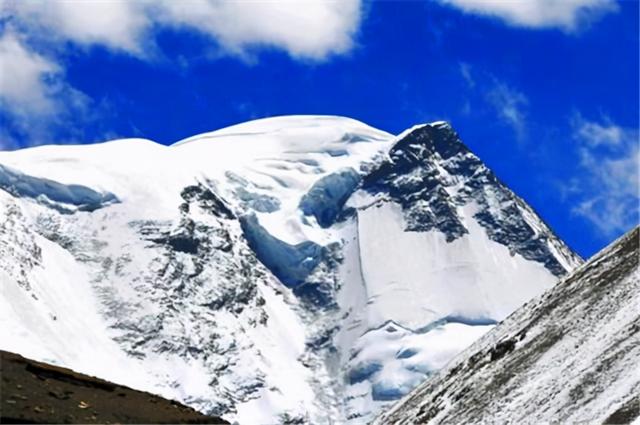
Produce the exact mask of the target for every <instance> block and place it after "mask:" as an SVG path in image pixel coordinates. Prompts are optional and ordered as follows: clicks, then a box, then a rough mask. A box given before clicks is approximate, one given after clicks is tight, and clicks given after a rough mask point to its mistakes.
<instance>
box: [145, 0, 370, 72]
mask: <svg viewBox="0 0 640 425" xmlns="http://www.w3.org/2000/svg"><path fill="white" fill-rule="evenodd" d="M156 11H157V16H158V19H159V21H160V22H163V23H166V24H168V25H174V26H185V27H190V28H193V29H197V30H199V31H201V32H203V33H205V34H208V35H210V36H212V37H213V38H215V39H216V40H217V41H218V42H219V43H220V44H221V45H222V46H223V47H224V48H225V49H226V50H228V51H230V52H234V53H242V52H244V50H245V49H247V48H251V47H255V46H262V47H264V46H268V47H277V48H281V49H284V50H286V51H287V52H288V53H289V54H290V55H291V56H293V57H300V58H308V59H314V60H321V59H324V58H326V57H327V56H329V55H331V54H340V53H345V52H347V51H348V50H349V49H351V47H352V46H353V36H354V35H355V33H356V31H357V29H358V27H359V23H360V1H359V0H347V1H344V0H343V1H326V0H306V1H292V0H279V1H222V2H220V1H218V2H216V1H204V0H187V1H182V2H176V1H170V0H165V1H164V2H162V3H161V5H160V6H156Z"/></svg>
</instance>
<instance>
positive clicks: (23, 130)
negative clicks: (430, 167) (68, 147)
mask: <svg viewBox="0 0 640 425" xmlns="http://www.w3.org/2000/svg"><path fill="white" fill-rule="evenodd" d="M361 6H362V4H361V0H296V1H294V0H246V1H232V0H155V1H154V0H31V1H26V0H0V22H2V25H1V26H0V65H1V67H0V70H1V71H2V74H1V75H0V80H1V81H0V113H2V114H3V117H5V118H6V117H9V118H10V119H11V122H10V123H5V124H7V125H6V126H5V127H11V128H13V129H14V130H15V132H17V133H19V134H22V135H23V137H28V138H29V139H30V140H28V141H27V140H23V144H24V143H26V142H28V143H30V144H40V143H47V142H49V140H46V126H47V125H52V126H58V127H60V126H61V124H62V123H63V122H64V119H63V117H69V116H70V115H71V114H73V116H74V117H75V116H85V117H87V116H93V115H94V113H93V112H92V111H90V110H89V106H90V105H92V104H94V103H95V102H93V100H92V99H90V98H88V97H87V96H86V95H85V94H83V93H81V92H80V91H78V90H76V89H75V88H73V87H71V86H70V85H69V84H68V83H66V82H65V79H64V77H65V69H64V66H63V64H64V62H65V57H66V56H67V55H68V53H69V50H68V49H69V45H73V46H75V47H80V48H83V49H84V48H91V47H94V46H101V47H104V48H107V49H110V50H112V51H116V52H120V53H126V54H129V55H132V56H135V57H138V58H140V59H141V60H153V59H154V58H155V57H156V53H157V52H158V51H157V45H156V34H157V32H158V30H160V29H163V28H164V29H173V30H188V31H195V32H199V33H201V34H203V35H204V36H205V39H206V38H208V39H209V40H210V42H211V45H213V46H214V47H215V48H216V49H217V54H218V55H220V54H230V55H235V56H239V57H243V58H247V57H250V56H249V55H251V54H253V53H255V51H256V50H257V49H261V48H269V49H279V50H283V51H285V52H287V53H288V54H289V55H290V56H291V57H293V58H295V59H302V60H306V61H316V62H320V61H324V60H327V59H328V58H330V57H331V56H334V55H339V54H345V53H347V52H348V51H349V50H350V49H351V48H352V47H353V46H354V37H355V36H356V33H357V31H358V29H359V26H360V19H361V8H362V7H361ZM43 52H44V53H43ZM177 61H178V62H179V59H178V60H177ZM177 65H180V63H177ZM92 119H93V118H92ZM10 133H11V132H10V131H8V130H7V128H3V129H2V131H0V148H2V147H3V146H4V148H7V146H13V145H14V143H12V142H11V141H9V142H8V140H9V139H10V138H11V136H10ZM67 133H68V132H67Z"/></svg>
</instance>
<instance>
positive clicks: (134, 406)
mask: <svg viewBox="0 0 640 425" xmlns="http://www.w3.org/2000/svg"><path fill="white" fill-rule="evenodd" d="M0 354H1V359H2V363H1V366H2V369H1V374H2V386H1V387H0V397H1V399H2V408H1V410H0V422H2V423H85V424H91V423H192V424H211V423H213V424H226V423H228V422H226V421H223V420H222V419H220V418H217V417H212V416H206V415H203V414H202V413H199V412H197V411H195V410H193V409H192V408H190V407H187V406H184V405H182V404H180V403H177V402H175V401H171V400H167V399H164V398H162V397H158V396H155V395H152V394H149V393H145V392H142V391H136V390H132V389H131V388H128V387H123V386H121V385H117V384H113V383H111V382H108V381H103V380H101V379H98V378H94V377H91V376H87V375H82V374H80V373H76V372H73V371H72V370H69V369H64V368H60V367H56V366H52V365H49V364H45V363H40V362H36V361H33V360H29V359H25V358H24V357H22V356H19V355H17V354H13V353H8V352H6V351H0Z"/></svg>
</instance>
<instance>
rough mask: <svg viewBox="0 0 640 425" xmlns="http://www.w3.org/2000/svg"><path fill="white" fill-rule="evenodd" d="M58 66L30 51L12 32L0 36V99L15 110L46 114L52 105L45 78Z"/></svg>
mask: <svg viewBox="0 0 640 425" xmlns="http://www.w3.org/2000/svg"><path fill="white" fill-rule="evenodd" d="M59 72H60V67H59V66H58V65H57V64H56V63H55V62H52V61H51V60H49V59H46V58H44V57H43V56H41V55H39V54H37V53H35V52H33V51H31V50H30V49H29V48H28V47H26V46H25V45H24V43H23V42H22V41H21V40H20V39H19V38H18V36H17V35H16V34H15V33H13V32H6V33H5V34H3V35H2V36H0V102H2V105H3V106H4V107H11V108H12V109H14V110H16V111H25V112H26V111H32V112H34V113H47V112H50V111H51V110H52V108H53V104H52V102H51V98H50V97H49V96H48V91H49V87H48V85H47V81H51V79H52V78H55V75H56V74H58V73H59Z"/></svg>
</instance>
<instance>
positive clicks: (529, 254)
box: [363, 123, 577, 276]
mask: <svg viewBox="0 0 640 425" xmlns="http://www.w3.org/2000/svg"><path fill="white" fill-rule="evenodd" d="M363 188H364V189H365V190H366V191H368V192H371V193H374V194H377V193H385V194H387V195H388V198H389V199H390V200H392V201H393V202H396V203H398V204H400V205H401V206H402V209H403V211H404V214H405V218H406V221H407V227H406V229H407V231H413V232H426V231H429V230H432V229H437V230H439V231H440V232H442V233H444V234H445V235H446V239H447V241H448V242H451V241H453V240H455V239H457V238H459V237H461V236H462V235H464V234H467V233H468V229H467V228H466V227H465V224H464V218H463V216H462V214H461V211H460V207H463V206H465V205H468V204H470V203H475V206H476V211H475V212H474V214H473V218H475V219H476V220H477V222H478V223H480V225H481V226H482V227H483V228H484V229H485V231H486V232H487V235H488V236H489V237H490V238H491V240H494V241H496V242H498V243H500V244H502V245H505V246H507V247H508V248H509V250H510V251H512V252H513V253H518V254H520V255H522V256H523V257H524V258H526V259H528V260H532V261H537V262H540V263H542V264H544V265H545V267H547V268H548V269H549V270H551V271H552V272H553V273H554V274H555V275H556V276H562V275H563V274H565V273H566V271H567V269H568V267H567V262H568V263H569V264H575V263H576V260H577V259H576V258H575V257H574V256H573V254H572V253H571V251H570V250H569V249H568V248H567V247H566V246H565V245H564V244H563V243H562V242H561V241H560V240H559V239H558V238H557V237H556V236H555V235H554V234H553V233H552V232H551V231H550V230H549V229H548V228H547V226H546V225H544V223H542V222H541V221H540V220H539V218H537V217H536V214H535V212H534V211H533V210H532V209H531V207H529V206H528V205H527V204H526V203H525V202H524V201H523V200H522V199H520V198H519V197H518V196H517V195H515V194H514V193H513V192H512V191H511V190H509V189H508V188H506V187H505V186H504V185H503V184H502V183H501V182H500V181H499V180H498V178H497V177H496V176H495V174H493V172H492V171H491V170H489V169H488V168H487V167H486V166H485V165H484V164H483V163H482V162H481V161H480V160H479V159H478V157H477V156H475V155H474V154H473V153H472V152H470V151H469V149H468V148H467V147H466V146H465V145H464V144H463V143H462V142H461V141H460V138H459V136H458V135H457V134H456V132H455V131H454V130H453V129H452V128H451V127H450V126H449V125H448V124H446V123H436V124H427V125H424V126H420V127H417V128H415V129H413V130H411V131H410V132H409V133H408V134H406V135H405V136H404V137H403V138H401V139H400V140H399V141H398V142H397V143H396V144H395V145H394V146H393V147H392V148H391V151H390V152H389V159H388V160H387V161H385V162H383V163H382V164H381V165H380V166H379V168H378V169H376V170H375V171H373V172H372V173H370V174H369V175H367V176H366V177H365V179H364V182H363ZM558 252H561V253H562V255H564V256H565V257H567V258H566V260H563V259H562V258H559V255H558Z"/></svg>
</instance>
